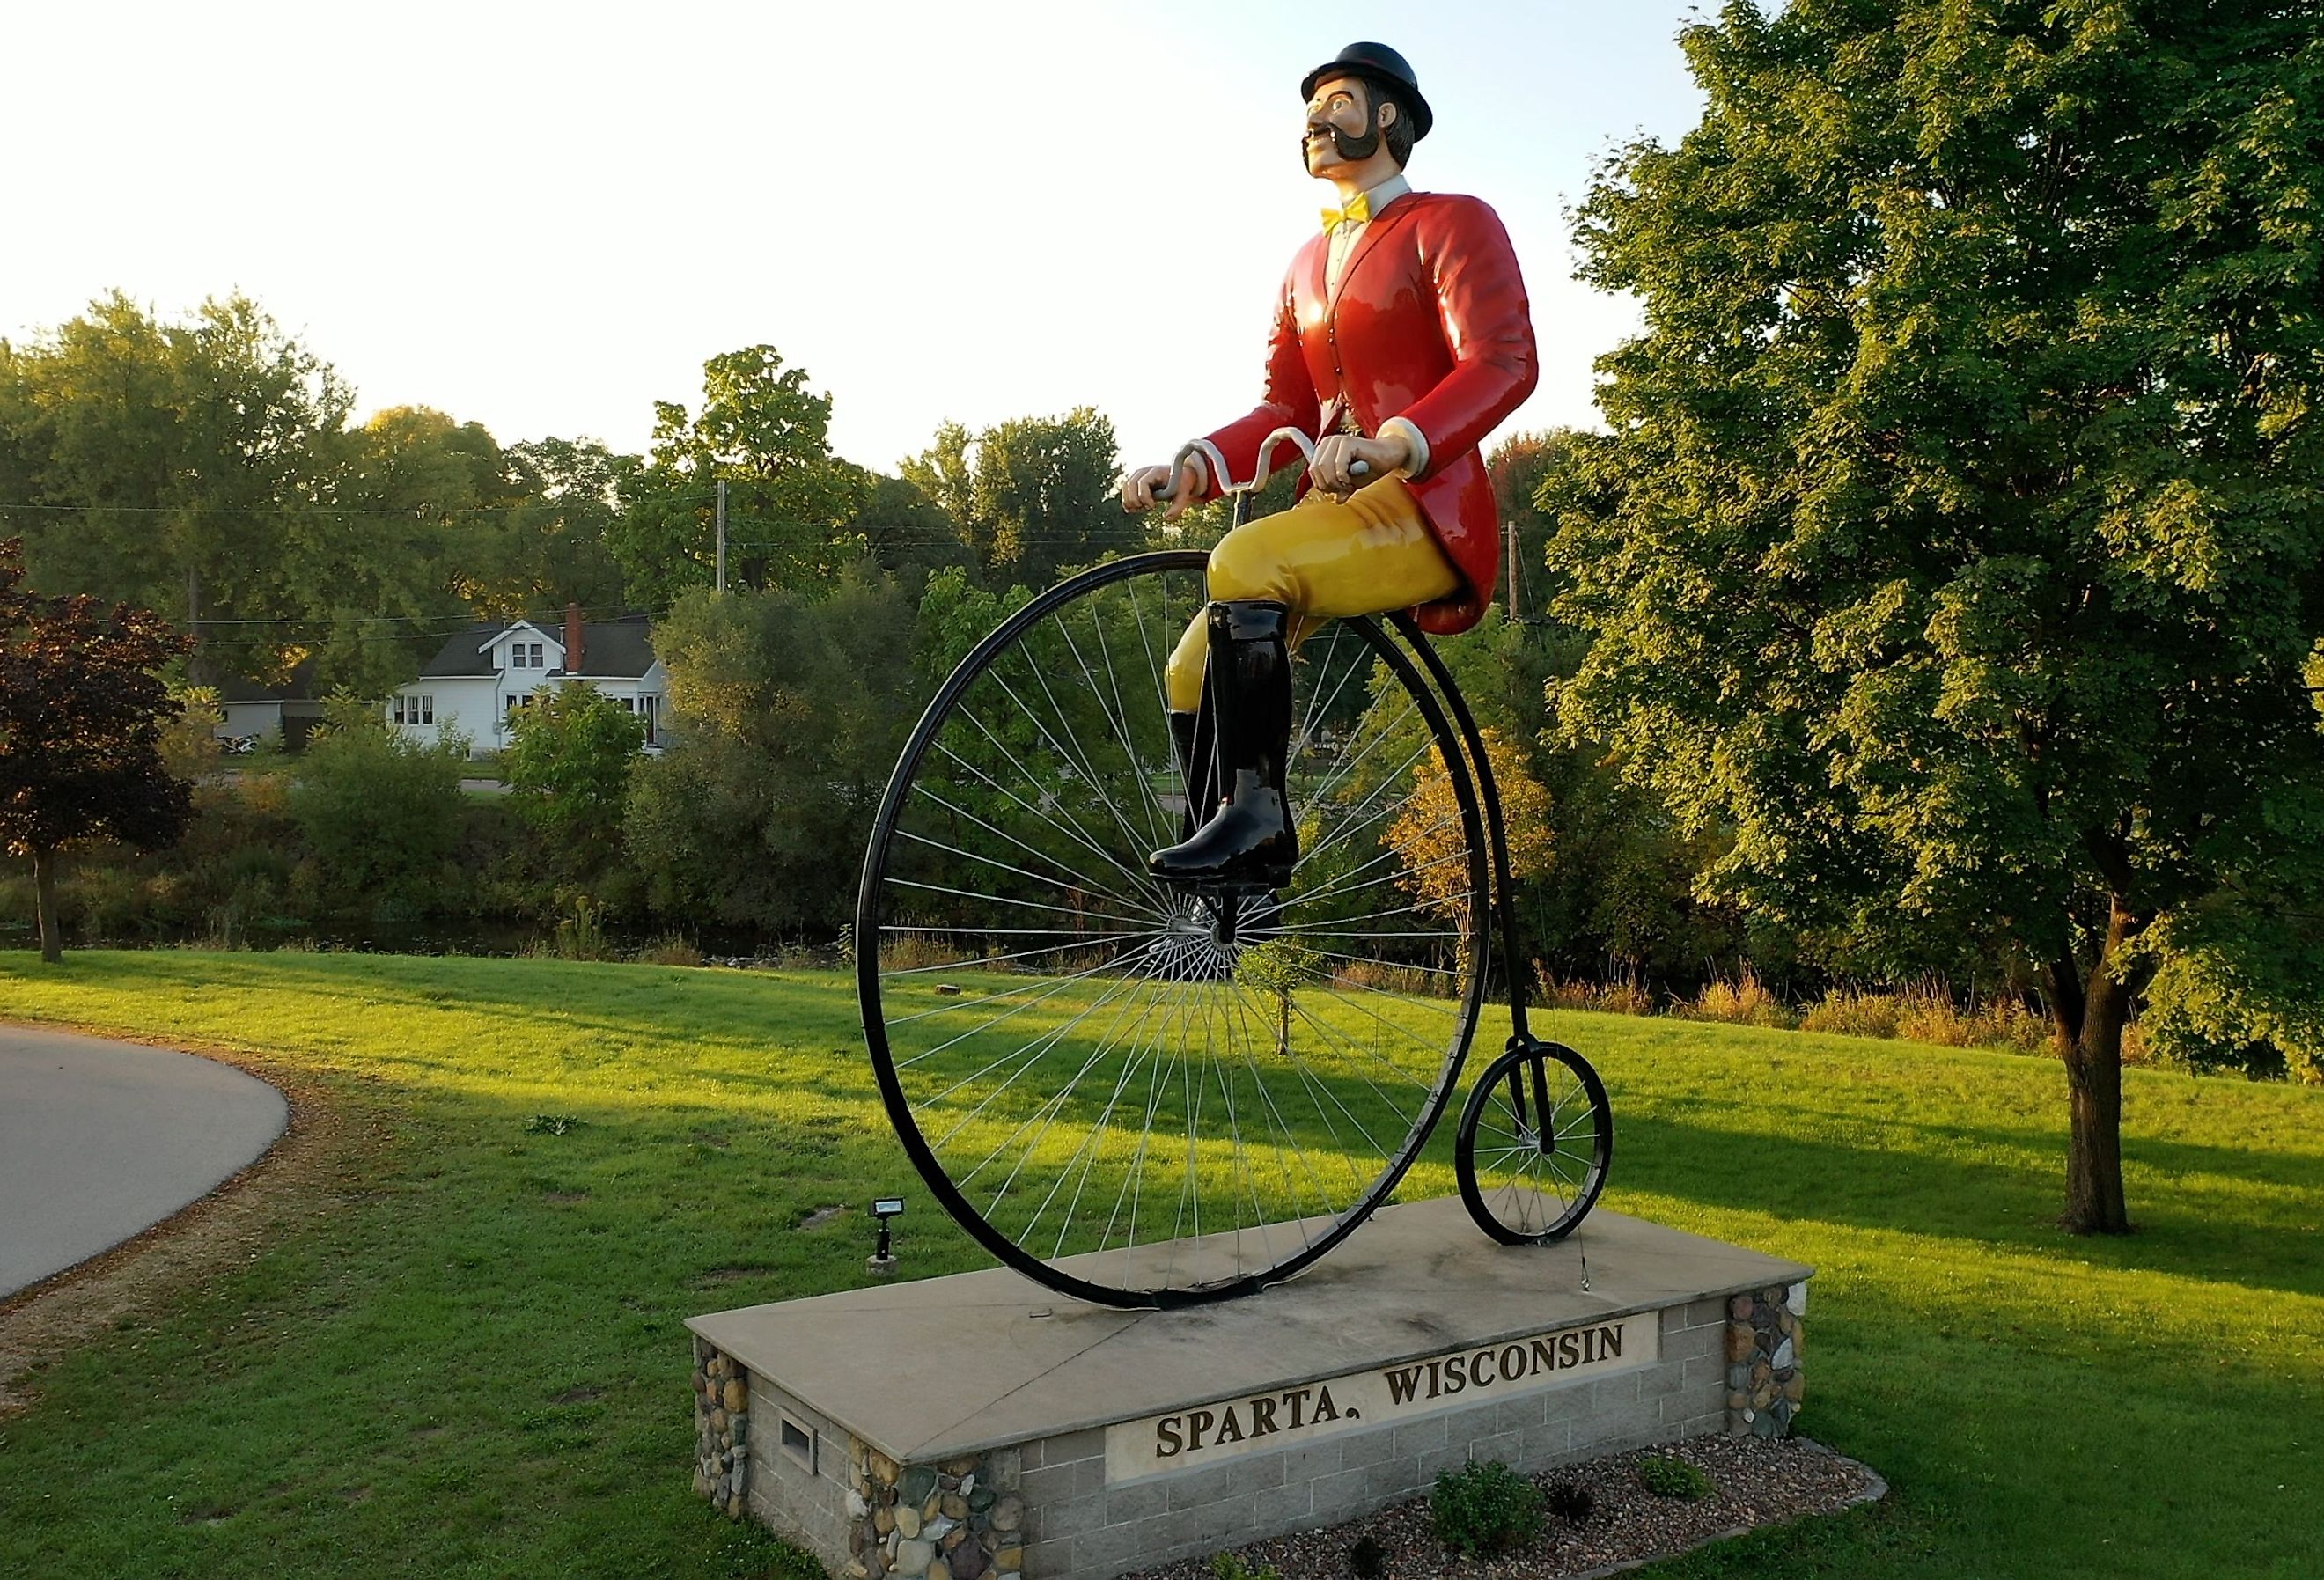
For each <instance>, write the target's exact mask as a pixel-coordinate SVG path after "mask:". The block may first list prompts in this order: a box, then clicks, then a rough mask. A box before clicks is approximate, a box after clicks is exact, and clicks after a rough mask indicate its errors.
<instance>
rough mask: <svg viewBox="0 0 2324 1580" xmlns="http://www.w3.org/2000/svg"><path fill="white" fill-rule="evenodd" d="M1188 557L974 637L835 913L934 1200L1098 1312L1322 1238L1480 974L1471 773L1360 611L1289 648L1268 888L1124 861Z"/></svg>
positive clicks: (1388, 1154)
mask: <svg viewBox="0 0 2324 1580" xmlns="http://www.w3.org/2000/svg"><path fill="white" fill-rule="evenodd" d="M1205 563H1206V556H1204V555H1203V554H1201V553H1199V552H1193V551H1182V552H1169V553H1162V554H1148V555H1141V556H1139V557H1138V558H1136V559H1124V560H1119V561H1116V562H1114V563H1112V564H1111V565H1105V566H1101V567H1099V568H1096V569H1093V570H1091V571H1087V572H1084V573H1083V574H1081V575H1079V576H1076V577H1073V578H1071V579H1070V580H1068V581H1066V582H1065V583H1063V584H1061V585H1059V586H1058V587H1054V588H1052V589H1050V590H1049V591H1048V592H1046V593H1044V594H1042V595H1040V596H1038V597H1036V598H1035V599H1033V600H1032V601H1031V602H1030V603H1029V604H1028V605H1025V606H1024V607H1023V608H1021V609H1019V611H1017V612H1016V613H1015V614H1012V615H1010V617H1009V618H1008V619H1006V620H1005V621H1003V622H1002V623H1001V625H1000V626H999V627H998V628H997V629H996V630H994V631H993V632H992V633H991V635H989V636H987V637H986V638H984V640H983V641H982V642H979V643H978V644H977V645H976V646H975V647H974V648H973V650H972V651H970V652H969V653H968V654H967V656H966V657H965V658H964V659H963V660H962V661H961V662H960V664H959V666H958V668H956V669H955V670H954V671H953V673H952V675H951V677H950V678H949V679H946V680H945V683H944V685H943V686H942V687H941V688H939V689H938V691H937V693H936V698H935V700H934V701H933V702H931V703H930V704H929V706H928V709H927V713H926V714H925V715H924V716H922V718H921V720H920V722H919V725H918V727H917V728H916V729H915V730H914V732H913V734H912V735H911V737H910V739H909V741H908V743H907V744H906V746H905V749H904V752H903V754H902V756H901V758H900V760H899V762H898V763H897V767H896V772H895V775H894V777H893V779H892V780H891V781H890V783H889V786H888V790H887V794H886V796H885V798H884V799H883V800H882V802H881V808H880V812H879V816H878V818H877V819H876V821H875V823H874V825H873V830H872V836H871V846H870V848H869V850H868V851H867V852H866V855H865V859H864V869H863V885H862V892H861V894H860V896H859V899H858V905H857V911H856V930H855V947H856V952H857V953H856V973H857V986H858V992H859V996H860V999H861V1002H862V1011H863V1030H864V1039H865V1041H866V1043H867V1045H868V1047H869V1049H870V1051H871V1062H872V1067H873V1070H874V1072H875V1074H876V1075H877V1076H878V1079H879V1083H880V1092H881V1100H882V1102H883V1103H884V1104H885V1105H886V1107H887V1110H888V1113H889V1116H890V1119H891V1120H892V1121H893V1122H894V1123H895V1126H896V1131H897V1133H898V1135H899V1137H900V1138H901V1140H902V1141H903V1144H904V1148H905V1150H906V1152H907V1153H908V1155H909V1156H910V1158H911V1160H912V1162H913V1165H914V1167H915V1168H917V1169H918V1171H919V1173H920V1175H921V1177H922V1178H923V1179H924V1180H925V1181H926V1182H927V1187H928V1188H929V1190H930V1191H931V1192H932V1193H933V1194H934V1195H935V1196H936V1199H937V1200H938V1201H939V1202H940V1203H941V1204H942V1205H943V1206H944V1207H945V1209H946V1210H947V1211H948V1212H949V1213H950V1214H951V1215H952V1216H953V1217H954V1219H955V1220H956V1221H957V1222H958V1223H960V1224H962V1225H963V1226H964V1228H966V1229H967V1231H968V1232H969V1233H970V1234H972V1235H973V1236H974V1237H975V1238H976V1240H977V1241H978V1242H979V1243H982V1245H983V1246H984V1247H985V1248H986V1249H987V1250H989V1251H990V1252H992V1254H993V1255H995V1256H996V1257H998V1258H1000V1260H1001V1261H1002V1262H1004V1263H1006V1264H1007V1265H1008V1266H1010V1267H1012V1268H1015V1269H1016V1270H1019V1271H1020V1272H1023V1273H1025V1274H1027V1275H1028V1277H1031V1278H1034V1279H1036V1280H1039V1281H1040V1282H1042V1283H1044V1284H1046V1285H1047V1286H1048V1287H1050V1288H1051V1289H1056V1290H1058V1291H1060V1292H1062V1293H1065V1294H1067V1295H1072V1296H1075V1297H1078V1298H1084V1299H1088V1300H1094V1301H1099V1302H1102V1303H1106V1304H1111V1305H1118V1306H1175V1305H1185V1304H1192V1303H1195V1302H1199V1301H1204V1300H1213V1299H1218V1298H1224V1297H1226V1296H1230V1295H1235V1294H1240V1293H1244V1292H1247V1291H1249V1290H1250V1289H1257V1288H1259V1286H1260V1285H1262V1284H1266V1283H1270V1282H1274V1281H1277V1280H1281V1279H1285V1278H1288V1277H1290V1276H1292V1275H1293V1274H1295V1273H1296V1272H1297V1271H1299V1270H1300V1269H1302V1268H1304V1267H1305V1266H1306V1265H1307V1264H1308V1263H1310V1262H1311V1261H1314V1259H1315V1258H1316V1257H1318V1256H1320V1255H1322V1254H1323V1252H1326V1251H1328V1250H1329V1249H1330V1248H1331V1247H1332V1246H1333V1244H1335V1243H1338V1242H1339V1241H1340V1240H1341V1239H1342V1238H1344V1237H1345V1236H1346V1235H1347V1234H1349V1233H1350V1232H1351V1230H1353V1229H1354V1228H1355V1226H1356V1225H1357V1224H1359V1223H1360V1222H1361V1221H1362V1220H1363V1218H1364V1217H1365V1216H1366V1215H1369V1213H1370V1212H1371V1211H1372V1209H1373V1208H1374V1207H1376V1206H1379V1204H1380V1203H1382V1202H1383V1201H1385V1200H1386V1199H1387V1198H1388V1195H1389V1193H1390V1192H1391V1191H1393V1190H1394V1189H1395V1187H1396V1185H1397V1181H1398V1180H1399V1179H1400V1178H1402V1177H1403V1176H1404V1173H1405V1171H1406V1169H1407V1168H1408V1167H1409V1166H1410V1165H1411V1163H1412V1160H1413V1159H1414V1157H1415V1156H1416V1154H1417V1153H1418V1152H1419V1150H1420V1149H1421V1147H1422V1145H1423V1144H1424V1143H1425V1141H1426V1139H1427V1136H1428V1132H1429V1131H1430V1129H1431V1127H1433V1126H1434V1123H1436V1120H1437V1118H1438V1116H1439V1115H1440V1113H1442V1112H1443V1107H1444V1105H1445V1104H1446V1102H1447V1100H1448V1099H1449V1097H1450V1095H1451V1092H1452V1086H1453V1085H1454V1084H1455V1082H1456V1080H1457V1078H1458V1076H1459V1072H1460V1068H1461V1064H1462V1058H1464V1057H1465V1055H1466V1053H1467V1051H1468V1047H1469V1040H1470V1038H1471V1034H1472V1032H1473V1031H1474V1030H1475V1027H1476V1022H1477V1016H1478V1013H1479V1010H1480V1002H1481V997H1482V992H1483V982H1484V973H1483V970H1482V958H1483V956H1482V942H1481V938H1482V935H1483V932H1484V925H1483V924H1484V920H1485V918H1486V914H1487V887H1486V885H1487V878H1486V866H1485V858H1484V854H1483V853H1484V837H1483V833H1482V822H1481V819H1480V812H1479V808H1478V806H1477V802H1476V796H1475V791H1474V790H1473V788H1472V786H1471V782H1470V780H1469V776H1468V772H1467V768H1466V766H1465V763H1464V762H1463V760H1462V755H1461V753H1460V749H1459V745H1458V737H1457V736H1456V735H1454V734H1453V733H1452V730H1451V728H1450V727H1449V725H1447V723H1446V721H1445V718H1444V716H1443V710H1442V708H1441V707H1440V706H1439V704H1438V702H1437V700H1436V698H1435V696H1434V693H1433V692H1432V691H1431V690H1429V688H1427V686H1426V684H1425V681H1424V680H1423V679H1422V678H1421V676H1420V674H1419V671H1418V670H1417V668H1416V665H1415V664H1414V662H1413V661H1412V658H1411V656H1410V654H1409V653H1408V652H1407V651H1406V649H1405V648H1404V647H1402V646H1401V645H1399V644H1398V642H1397V641H1396V640H1395V639H1394V638H1393V637H1392V636H1391V635H1390V634H1389V633H1388V632H1387V631H1386V630H1384V629H1383V627H1382V625H1381V624H1380V623H1379V622H1377V621H1373V620H1369V619H1357V620H1342V621H1334V622H1333V623H1331V624H1329V625H1328V626H1324V627H1322V628H1321V629H1318V630H1316V631H1314V632H1312V633H1308V637H1307V640H1306V642H1305V643H1304V645H1303V646H1302V648H1301V650H1300V652H1299V655H1298V658H1297V661H1296V662H1295V664H1294V665H1293V711H1292V738H1291V744H1290V751H1289V753H1288V754H1287V757H1286V789H1287V791H1288V799H1289V802H1290V805H1291V808H1292V810H1293V813H1294V815H1295V816H1296V818H1297V820H1298V827H1299V837H1300V848H1301V856H1300V860H1299V863H1298V865H1297V868H1296V871H1295V872H1294V873H1293V875H1292V879H1291V882H1290V883H1289V884H1288V885H1287V886H1286V888H1284V889H1283V890H1282V891H1280V892H1275V893H1261V894H1248V893H1234V892H1226V893H1220V892H1194V891H1192V890H1188V889H1184V888H1179V887H1176V886H1173V885H1170V884H1166V883H1164V882H1161V881H1159V880H1157V879H1156V878H1154V877H1152V876H1150V875H1149V874H1148V872H1147V869H1146V857H1147V854H1148V852H1149V851H1152V850H1155V849H1157V848H1159V847H1161V846H1163V845H1170V844H1173V843H1175V842H1176V840H1177V839H1178V838H1179V837H1180V836H1181V835H1180V828H1181V822H1182V818H1184V817H1185V813H1186V811H1187V808H1188V792H1187V790H1186V787H1185V784H1184V783H1183V776H1182V774H1181V772H1180V769H1179V767H1178V764H1177V762H1176V758H1175V756H1174V753H1173V749H1172V744H1171V740H1170V735H1169V730H1168V725H1167V700H1166V697H1165V692H1164V687H1163V679H1162V677H1163V673H1164V666H1165V661H1166V660H1167V657H1168V655H1169V653H1170V651H1171V649H1172V647H1173V645H1174V644H1175V643H1176V642H1177V641H1178V638H1179V634H1180V633H1181V631H1182V630H1183V629H1184V628H1185V624H1186V623H1187V621H1188V620H1189V619H1190V618H1191V617H1192V616H1193V615H1194V614H1195V613H1197V612H1198V611H1199V610H1200V609H1201V608H1202V607H1203V601H1204V593H1203V568H1204V566H1205ZM1194 799H1196V800H1198V801H1200V800H1203V799H1207V798H1203V797H1197V798H1194Z"/></svg>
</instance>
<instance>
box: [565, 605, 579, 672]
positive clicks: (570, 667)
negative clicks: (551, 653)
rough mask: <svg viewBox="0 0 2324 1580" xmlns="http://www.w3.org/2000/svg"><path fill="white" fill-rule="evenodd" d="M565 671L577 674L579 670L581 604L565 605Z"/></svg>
mask: <svg viewBox="0 0 2324 1580" xmlns="http://www.w3.org/2000/svg"><path fill="white" fill-rule="evenodd" d="M565 672H566V673H567V674H568V675H577V674H580V673H581V672H582V671H581V605H578V604H567V605H565Z"/></svg>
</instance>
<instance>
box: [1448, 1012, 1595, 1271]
mask: <svg viewBox="0 0 2324 1580" xmlns="http://www.w3.org/2000/svg"><path fill="white" fill-rule="evenodd" d="M1542 1113H1547V1114H1548V1116H1549V1123H1548V1125H1547V1126H1546V1127H1544V1126H1542V1125H1541V1124H1540V1123H1538V1120H1537V1117H1536V1116H1538V1115H1540V1114H1542ZM1545 1128H1546V1131H1547V1134H1548V1140H1549V1143H1550V1144H1549V1146H1548V1147H1547V1148H1546V1149H1545V1148H1543V1147H1542V1146H1541V1144H1540V1142H1541V1140H1542V1136H1543V1131H1544V1129H1545ZM1613 1161H1614V1110H1613V1105H1612V1104H1609V1103H1608V1102H1607V1100H1606V1086H1605V1083H1604V1082H1602V1081H1600V1079H1599V1078H1598V1072H1597V1071H1596V1070H1594V1069H1592V1068H1591V1067H1590V1061H1589V1060H1588V1059H1586V1058H1582V1056H1581V1055H1580V1054H1578V1053H1576V1052H1574V1051H1573V1049H1570V1048H1567V1047H1566V1046H1564V1045H1563V1043H1557V1042H1528V1043H1524V1044H1521V1045H1519V1046H1517V1047H1514V1048H1511V1049H1508V1051H1507V1052H1505V1053H1503V1054H1502V1055H1501V1056H1500V1057H1499V1058H1496V1059H1495V1060H1493V1062H1492V1063H1491V1064H1489V1065H1487V1066H1486V1067H1485V1072H1484V1074H1482V1075H1481V1076H1478V1077H1477V1085H1476V1086H1475V1087H1474V1088H1473V1089H1472V1090H1471V1092H1470V1094H1469V1101H1468V1104H1467V1105H1466V1106H1465V1107H1463V1108H1462V1111H1461V1128H1460V1130H1459V1131H1458V1132H1456V1133H1455V1135H1454V1137H1453V1146H1452V1163H1453V1169H1454V1172H1455V1173H1457V1174H1458V1175H1459V1177H1460V1180H1461V1200H1462V1202H1463V1203H1464V1204H1465V1205H1466V1206H1468V1209H1469V1215H1470V1216H1471V1218H1473V1219H1475V1220H1476V1223H1477V1227H1479V1228H1480V1229H1482V1230H1483V1231H1484V1232H1485V1233H1486V1234H1489V1235H1491V1236H1492V1237H1493V1238H1494V1239H1496V1240H1498V1241H1499V1242H1501V1243H1503V1244H1504V1245H1538V1244H1541V1243H1544V1242H1546V1241H1551V1240H1562V1239H1563V1238H1564V1237H1565V1236H1566V1235H1568V1234H1572V1232H1573V1230H1574V1227H1575V1226H1576V1225H1577V1224H1580V1223H1581V1222H1582V1219H1584V1218H1586V1217H1588V1216H1589V1215H1590V1209H1591V1207H1593V1206H1597V1205H1598V1194H1599V1192H1600V1191H1602V1190H1604V1189H1605V1188H1606V1171H1607V1169H1609V1168H1610V1167H1611V1166H1612V1164H1613Z"/></svg>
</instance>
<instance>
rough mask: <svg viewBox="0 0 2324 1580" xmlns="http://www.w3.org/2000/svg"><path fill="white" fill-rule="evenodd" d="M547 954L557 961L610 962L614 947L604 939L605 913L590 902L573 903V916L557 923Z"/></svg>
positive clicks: (600, 907) (601, 907)
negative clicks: (555, 933)
mask: <svg viewBox="0 0 2324 1580" xmlns="http://www.w3.org/2000/svg"><path fill="white" fill-rule="evenodd" d="M549 952H550V953H551V954H553V955H554V956H556V957H557V958H558V959H559V960H610V959H612V958H613V946H612V945H611V944H610V943H608V942H607V941H606V938H605V911H604V907H603V906H599V905H595V904H593V903H591V902H590V901H587V900H586V899H584V900H576V901H574V902H573V914H572V915H571V916H568V917H567V918H565V919H563V920H561V921H559V922H558V924H557V937H556V938H555V940H554V941H553V942H552V943H551V944H550V945H549Z"/></svg>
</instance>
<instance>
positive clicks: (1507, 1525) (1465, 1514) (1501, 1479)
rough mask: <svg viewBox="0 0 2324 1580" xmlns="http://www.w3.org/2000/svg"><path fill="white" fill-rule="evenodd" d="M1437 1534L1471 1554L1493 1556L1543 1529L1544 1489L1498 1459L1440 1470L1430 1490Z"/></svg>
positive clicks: (1454, 1547) (1453, 1548)
mask: <svg viewBox="0 0 2324 1580" xmlns="http://www.w3.org/2000/svg"><path fill="white" fill-rule="evenodd" d="M1428 1511H1429V1513H1430V1514H1432V1515H1433V1516H1434V1517H1435V1521H1436V1539H1437V1540H1438V1541H1441V1542H1443V1544H1444V1546H1445V1548H1447V1549H1448V1550H1450V1551H1452V1552H1456V1553H1460V1554H1462V1555H1463V1556H1464V1557H1472V1558H1476V1557H1490V1556H1491V1555H1493V1554H1495V1553H1504V1552H1507V1551H1508V1550H1509V1549H1510V1548H1517V1547H1522V1546H1524V1545H1525V1544H1526V1542H1529V1541H1531V1540H1533V1539H1534V1538H1535V1537H1537V1536H1539V1535H1540V1534H1541V1489H1540V1488H1539V1487H1536V1486H1535V1485H1534V1484H1533V1483H1531V1482H1529V1481H1527V1480H1526V1479H1525V1477H1523V1476H1521V1475H1519V1474H1517V1472H1515V1471H1513V1470H1511V1469H1510V1468H1509V1467H1508V1465H1503V1464H1502V1463H1501V1462H1500V1461H1499V1460H1498V1459H1488V1460H1484V1461H1482V1462H1476V1461H1472V1462H1471V1463H1470V1464H1468V1465H1462V1467H1461V1468H1460V1469H1459V1470H1445V1471H1439V1472H1437V1473H1436V1487H1435V1490H1434V1492H1430V1493H1429V1494H1428Z"/></svg>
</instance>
